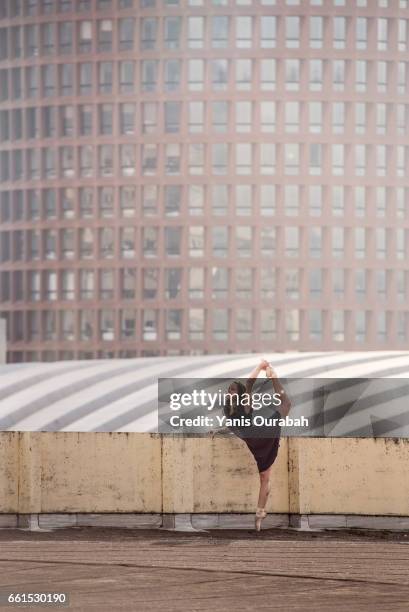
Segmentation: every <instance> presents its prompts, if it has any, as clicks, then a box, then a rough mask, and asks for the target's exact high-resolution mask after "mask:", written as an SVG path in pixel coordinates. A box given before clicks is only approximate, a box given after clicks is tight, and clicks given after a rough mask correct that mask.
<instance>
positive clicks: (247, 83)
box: [235, 58, 274, 91]
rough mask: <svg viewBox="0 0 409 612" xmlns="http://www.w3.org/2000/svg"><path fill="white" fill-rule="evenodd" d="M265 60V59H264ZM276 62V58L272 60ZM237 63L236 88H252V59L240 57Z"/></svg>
mask: <svg viewBox="0 0 409 612" xmlns="http://www.w3.org/2000/svg"><path fill="white" fill-rule="evenodd" d="M262 61H263V60H262ZM272 61H273V62H274V60H272ZM235 64H236V89H238V90H241V91H243V90H250V89H251V83H252V75H253V67H252V60H251V59H241V58H238V59H236V61H235Z"/></svg>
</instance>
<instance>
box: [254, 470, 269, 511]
mask: <svg viewBox="0 0 409 612" xmlns="http://www.w3.org/2000/svg"><path fill="white" fill-rule="evenodd" d="M271 469H272V466H271V467H269V468H268V469H267V470H265V471H264V472H260V491H259V495H258V504H257V506H258V507H259V508H265V507H266V503H267V499H268V494H269V493H270V474H271Z"/></svg>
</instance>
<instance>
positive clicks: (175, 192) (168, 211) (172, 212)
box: [164, 185, 182, 217]
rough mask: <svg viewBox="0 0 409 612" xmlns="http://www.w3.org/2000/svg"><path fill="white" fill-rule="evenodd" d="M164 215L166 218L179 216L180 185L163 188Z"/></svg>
mask: <svg viewBox="0 0 409 612" xmlns="http://www.w3.org/2000/svg"><path fill="white" fill-rule="evenodd" d="M164 199H165V215H166V216H167V217H177V216H179V214H180V207H181V200H182V188H181V186H180V185H166V186H165V193H164Z"/></svg>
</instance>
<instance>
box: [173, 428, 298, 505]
mask: <svg viewBox="0 0 409 612" xmlns="http://www.w3.org/2000/svg"><path fill="white" fill-rule="evenodd" d="M162 465H163V468H162V469H163V512H172V513H173V512H254V506H255V503H256V501H257V491H258V485H259V477H258V473H257V469H256V466H255V463H254V461H253V458H252V457H251V455H250V453H249V452H248V451H247V449H246V447H245V445H244V444H243V442H241V441H240V440H238V439H237V438H235V437H230V436H229V437H216V438H214V439H211V438H204V437H203V438H182V437H181V436H164V437H163V456H162ZM268 508H269V511H270V512H280V513H281V512H286V513H287V512H288V511H289V510H288V508H289V505H288V448H287V439H285V438H283V439H282V440H281V442H280V452H279V455H278V457H277V460H276V462H275V464H274V472H273V475H272V493H271V496H270V499H269V504H268Z"/></svg>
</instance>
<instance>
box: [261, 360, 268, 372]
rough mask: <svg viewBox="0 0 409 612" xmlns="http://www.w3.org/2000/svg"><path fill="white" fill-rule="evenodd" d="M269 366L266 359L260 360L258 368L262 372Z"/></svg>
mask: <svg viewBox="0 0 409 612" xmlns="http://www.w3.org/2000/svg"><path fill="white" fill-rule="evenodd" d="M269 365H270V364H269V363H268V361H267V360H266V359H262V360H261V361H260V368H261V369H262V370H265V369H266V368H268V367H269Z"/></svg>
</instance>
